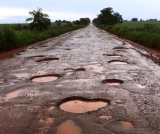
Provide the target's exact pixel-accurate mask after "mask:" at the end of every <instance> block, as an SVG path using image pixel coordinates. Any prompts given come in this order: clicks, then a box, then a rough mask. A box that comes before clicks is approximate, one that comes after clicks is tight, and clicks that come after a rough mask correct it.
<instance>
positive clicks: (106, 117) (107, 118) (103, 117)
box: [99, 115, 112, 120]
mask: <svg viewBox="0 0 160 134" xmlns="http://www.w3.org/2000/svg"><path fill="white" fill-rule="evenodd" d="M99 118H100V119H105V120H110V119H112V116H106V115H102V116H99Z"/></svg>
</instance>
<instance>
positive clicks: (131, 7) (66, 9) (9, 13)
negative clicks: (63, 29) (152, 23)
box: [0, 0, 160, 24]
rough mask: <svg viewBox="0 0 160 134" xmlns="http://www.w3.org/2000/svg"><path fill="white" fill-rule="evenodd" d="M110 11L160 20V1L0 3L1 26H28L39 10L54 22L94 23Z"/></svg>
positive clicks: (22, 0) (2, 0) (29, 0)
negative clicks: (18, 24) (86, 20)
mask: <svg viewBox="0 0 160 134" xmlns="http://www.w3.org/2000/svg"><path fill="white" fill-rule="evenodd" d="M107 7H112V8H113V10H114V12H119V13H120V14H121V15H122V17H123V19H124V20H131V19H132V18H138V19H143V20H146V19H152V18H153V19H155V18H156V19H158V20H160V0H151V1H150V0H0V23H2V24H4V23H5V24H7V23H25V20H26V19H27V18H29V17H31V16H30V15H29V14H28V12H29V11H33V10H37V8H42V12H43V13H46V14H48V15H49V17H50V19H51V21H55V20H69V21H73V20H78V19H79V18H83V17H89V18H90V19H91V20H92V19H94V18H96V17H97V15H98V14H100V10H102V9H104V8H107Z"/></svg>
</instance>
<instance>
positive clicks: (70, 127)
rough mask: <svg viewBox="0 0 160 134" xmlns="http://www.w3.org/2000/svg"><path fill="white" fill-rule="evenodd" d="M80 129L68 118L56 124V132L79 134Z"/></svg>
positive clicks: (59, 133)
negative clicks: (58, 124)
mask: <svg viewBox="0 0 160 134" xmlns="http://www.w3.org/2000/svg"><path fill="white" fill-rule="evenodd" d="M81 131H82V130H81V128H80V127H79V126H77V125H76V124H75V123H74V122H73V121H72V120H68V121H66V122H64V123H62V124H61V125H60V126H58V128H57V133H56V134H81Z"/></svg>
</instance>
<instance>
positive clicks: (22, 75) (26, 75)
mask: <svg viewBox="0 0 160 134" xmlns="http://www.w3.org/2000/svg"><path fill="white" fill-rule="evenodd" d="M14 75H15V77H17V78H26V77H28V76H29V75H28V73H20V74H14Z"/></svg>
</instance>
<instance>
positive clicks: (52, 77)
mask: <svg viewBox="0 0 160 134" xmlns="http://www.w3.org/2000/svg"><path fill="white" fill-rule="evenodd" d="M58 78H59V76H58V75H43V76H35V77H33V78H31V81H33V82H52V81H55V80H57V79H58Z"/></svg>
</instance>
